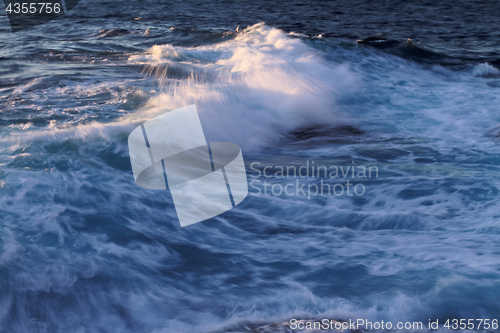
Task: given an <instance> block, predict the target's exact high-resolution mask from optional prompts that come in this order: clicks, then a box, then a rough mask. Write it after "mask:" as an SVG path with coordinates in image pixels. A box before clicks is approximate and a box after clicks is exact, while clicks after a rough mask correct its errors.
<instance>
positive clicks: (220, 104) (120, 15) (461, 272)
mask: <svg viewBox="0 0 500 333" xmlns="http://www.w3.org/2000/svg"><path fill="white" fill-rule="evenodd" d="M0 11H1V15H2V16H0V64H1V65H0V126H1V127H0V250H1V254H0V331H1V332H158V333H159V332H229V331H231V332H233V331H245V332H246V331H249V330H250V329H252V328H255V327H258V326H261V325H268V324H272V323H282V322H283V321H285V320H288V319H290V318H300V319H307V318H334V319H341V320H349V319H357V318H365V319H369V320H372V321H380V320H384V321H392V322H398V321H412V322H413V321H421V322H423V323H425V324H427V322H428V320H429V319H431V320H437V319H438V320H440V323H444V322H445V321H446V320H447V319H454V318H458V319H460V318H465V319H476V318H477V319H479V318H490V319H494V318H497V319H498V315H499V313H500V304H499V303H498V300H499V299H500V279H499V278H500V260H499V254H500V238H499V234H500V228H499V224H498V220H499V217H500V212H499V210H498V205H499V203H500V202H499V201H500V200H499V186H500V182H499V179H500V168H499V166H498V165H499V163H500V157H499V156H500V155H499V154H500V146H499V141H498V139H497V135H498V128H499V127H498V126H497V125H498V124H499V123H500V110H499V105H500V94H499V88H500V70H499V69H498V65H499V60H500V44H498V40H499V38H500V23H499V22H500V21H499V20H498V15H497V13H498V12H500V5H499V3H498V2H497V1H483V2H477V1H465V0H460V1H453V2H452V1H446V2H443V3H441V4H437V3H435V2H427V3H425V2H421V4H419V5H417V4H415V3H413V2H405V1H375V2H372V1H349V2H347V1H345V3H340V2H331V3H323V2H319V1H318V2H312V1H291V2H283V3H276V2H275V3H272V4H271V3H269V2H264V1H257V2H252V3H249V2H244V3H243V2H241V3H240V2H230V1H217V2H214V3H212V2H210V1H199V2H196V1H186V2H184V1H182V2H164V1H160V3H158V2H151V1H141V2H139V1H127V2H125V1H124V2H119V3H117V2H116V1H95V0H81V1H80V3H79V4H78V6H77V7H75V8H74V9H73V10H72V11H71V12H70V13H69V14H68V15H66V16H63V17H61V18H59V19H57V20H55V21H52V22H49V23H47V24H44V25H41V26H39V27H36V28H34V29H31V30H26V31H23V32H19V33H16V34H13V33H11V30H10V26H9V24H8V21H7V17H6V15H5V11H4V8H3V6H2V7H0ZM264 22H265V23H264ZM367 37H376V38H371V39H368V40H366V41H365V42H362V43H357V42H356V40H362V39H365V38H367ZM190 104H196V105H197V108H198V111H199V114H200V118H201V122H202V124H203V128H204V131H205V135H206V137H207V140H208V141H230V142H234V143H237V144H238V145H240V147H242V152H243V156H244V158H245V164H246V166H247V171H248V180H249V184H252V186H250V194H249V196H248V197H247V199H245V201H243V202H242V203H241V204H240V205H238V206H237V207H236V208H235V209H233V210H231V211H228V212H226V213H224V214H222V215H220V216H218V217H216V218H213V219H210V220H208V221H205V222H202V223H198V224H195V225H192V226H189V227H185V228H181V227H180V226H179V222H178V219H177V215H176V212H175V209H174V206H173V202H172V199H171V196H170V193H169V191H168V190H167V191H150V190H145V189H141V188H139V187H137V186H136V185H135V183H134V178H133V175H132V171H131V166H130V160H129V156H128V147H127V137H128V134H129V133H130V132H131V131H132V130H133V129H134V128H135V127H137V126H138V125H140V124H141V123H142V122H144V121H146V120H148V119H151V118H152V117H154V116H156V115H160V114H162V113H164V112H165V111H168V110H173V109H176V108H179V107H182V106H186V105H190ZM313 163H314V168H316V167H317V166H327V167H329V168H330V170H332V168H333V167H335V166H336V167H337V168H338V169H339V170H340V168H342V170H344V171H345V170H346V169H347V167H350V169H349V172H351V171H352V168H354V169H355V170H356V174H352V173H347V174H346V176H345V177H344V176H343V175H342V172H341V171H339V173H340V177H339V178H331V177H326V178H325V177H322V176H321V174H319V175H318V173H317V172H314V170H317V169H313ZM304 165H305V166H309V170H310V172H311V173H310V174H309V177H306V178H301V177H295V175H293V174H285V176H287V177H282V176H280V175H278V176H277V175H276V174H275V173H276V171H277V170H279V167H280V166H285V167H286V166H295V167H296V168H297V169H298V168H299V167H300V166H304ZM266 166H268V168H267V169H266V170H267V175H269V176H270V177H269V178H266V177H264V175H263V174H262V173H263V172H264V168H265V167H266ZM369 166H372V167H375V168H376V169H373V170H377V172H375V171H373V173H372V174H371V176H367V177H365V178H360V177H358V174H357V172H358V171H359V170H361V168H362V167H365V168H367V170H368V167H369ZM303 170H305V168H304V169H303ZM259 174H260V177H259ZM318 176H319V177H318ZM323 176H324V175H323ZM361 176H362V175H361ZM346 180H350V181H352V183H353V184H357V183H362V184H363V186H364V187H363V189H364V192H363V194H362V195H348V194H346V193H344V194H342V195H312V196H309V197H308V193H305V195H303V194H302V193H300V192H298V191H297V192H294V195H285V194H284V193H278V189H279V188H283V187H285V186H286V185H287V184H292V185H293V186H294V187H293V190H294V191H295V190H296V188H295V187H296V185H297V184H298V185H299V186H300V185H302V184H306V185H305V186H307V185H309V184H316V185H317V184H321V181H324V183H327V184H328V185H331V186H332V187H333V186H334V185H335V184H345V182H346ZM264 181H266V182H267V186H265V185H264ZM273 186H274V187H273ZM272 188H274V189H275V190H276V191H275V192H274V193H273V192H272V191H271V189H272ZM266 189H267V192H266V193H267V194H266V193H265V192H264V190H266ZM351 190H352V188H351ZM358 190H361V188H360V187H358ZM259 193H260V194H259ZM351 194H352V193H351ZM266 327H268V326H266Z"/></svg>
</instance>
